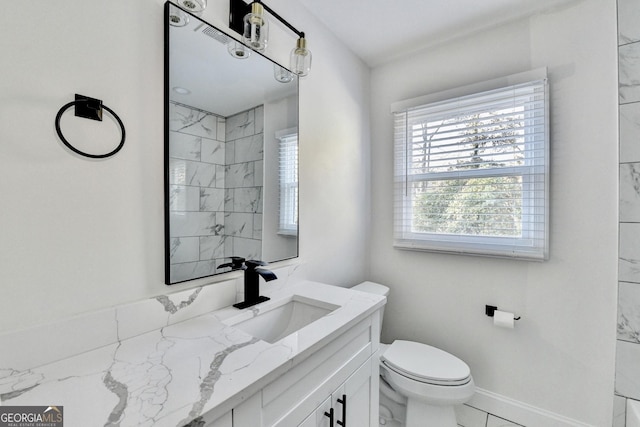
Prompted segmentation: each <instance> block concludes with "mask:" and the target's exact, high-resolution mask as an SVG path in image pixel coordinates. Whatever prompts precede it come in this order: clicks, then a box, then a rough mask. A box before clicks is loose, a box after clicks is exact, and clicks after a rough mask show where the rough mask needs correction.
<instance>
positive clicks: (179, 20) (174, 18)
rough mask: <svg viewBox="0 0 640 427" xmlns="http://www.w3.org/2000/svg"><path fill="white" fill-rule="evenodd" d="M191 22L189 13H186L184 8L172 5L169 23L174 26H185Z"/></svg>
mask: <svg viewBox="0 0 640 427" xmlns="http://www.w3.org/2000/svg"><path fill="white" fill-rule="evenodd" d="M188 23H189V15H187V14H186V13H184V11H183V10H181V9H179V8H177V7H174V6H171V8H170V11H169V24H171V25H172V26H174V27H184V26H185V25H187V24H188Z"/></svg>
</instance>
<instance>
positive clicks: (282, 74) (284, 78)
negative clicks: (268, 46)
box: [273, 64, 293, 83]
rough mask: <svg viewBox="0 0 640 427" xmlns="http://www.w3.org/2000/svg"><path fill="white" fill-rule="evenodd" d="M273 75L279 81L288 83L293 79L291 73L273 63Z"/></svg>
mask: <svg viewBox="0 0 640 427" xmlns="http://www.w3.org/2000/svg"><path fill="white" fill-rule="evenodd" d="M273 77H274V78H275V79H276V80H277V81H279V82H280V83H289V82H291V81H292V80H293V73H292V72H291V71H289V70H287V69H286V68H284V67H281V66H279V65H278V64H273Z"/></svg>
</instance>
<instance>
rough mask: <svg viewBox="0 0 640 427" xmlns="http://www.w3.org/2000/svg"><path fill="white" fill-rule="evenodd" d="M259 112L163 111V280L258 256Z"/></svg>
mask: <svg viewBox="0 0 640 427" xmlns="http://www.w3.org/2000/svg"><path fill="white" fill-rule="evenodd" d="M263 123H264V108H263V107H262V106H260V107H256V108H253V109H251V110H248V111H245V112H242V113H239V114H236V115H234V116H230V117H227V118H224V117H218V116H216V115H215V114H212V113H208V112H205V111H202V110H198V109H196V108H190V107H187V106H184V105H179V104H171V110H170V130H169V132H170V134H169V158H170V160H169V183H170V186H171V189H170V210H171V213H172V214H171V220H170V227H171V235H172V239H171V280H172V281H173V282H179V281H184V280H189V279H192V278H197V277H203V276H209V275H211V274H215V273H219V272H220V271H221V270H218V266H220V264H222V263H225V262H228V261H229V260H228V258H229V257H230V256H234V255H238V256H243V257H245V258H248V259H260V258H261V255H262V241H261V239H262V186H263V183H262V179H263V178H262V176H263V157H264V154H263V128H264V125H263Z"/></svg>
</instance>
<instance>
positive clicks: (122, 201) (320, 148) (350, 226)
mask: <svg viewBox="0 0 640 427" xmlns="http://www.w3.org/2000/svg"><path fill="white" fill-rule="evenodd" d="M209 3H210V8H209V9H207V11H206V13H205V18H206V19H208V20H210V21H215V23H219V24H220V23H221V24H224V23H225V19H226V16H227V9H228V2H218V1H215V2H214V1H210V2H209ZM286 3H287V2H285V1H284V0H278V1H272V2H271V3H270V6H272V7H273V8H274V9H276V10H278V11H279V12H281V14H282V15H283V16H285V17H287V18H288V19H289V20H291V22H292V23H294V24H295V25H296V26H299V27H301V28H302V29H304V30H305V31H306V32H307V36H308V39H309V47H310V48H311V49H312V51H313V53H314V64H313V71H312V73H311V75H310V76H309V77H308V78H306V79H305V80H304V81H303V82H302V84H301V97H302V98H301V105H300V117H301V128H300V132H301V135H300V144H301V146H300V167H301V171H302V172H301V177H300V181H301V184H300V191H301V203H302V206H301V209H300V217H301V221H300V222H301V231H300V235H301V237H302V244H301V246H300V249H301V257H300V261H301V262H302V263H304V265H305V268H306V274H308V275H309V276H312V277H314V278H316V279H318V280H322V281H326V282H328V283H336V284H341V283H349V284H352V283H355V282H357V281H359V280H362V279H363V278H364V273H365V262H366V261H365V259H366V256H365V244H364V242H365V232H366V224H365V223H363V222H361V221H357V220H360V219H361V218H363V217H366V213H367V212H368V210H367V209H368V205H367V195H366V192H365V191H363V188H364V187H365V185H366V182H367V171H368V166H367V163H368V148H367V147H368V135H369V134H368V128H369V122H368V103H369V98H368V93H367V90H368V87H369V70H368V68H367V67H366V66H365V65H364V64H363V63H362V62H361V61H360V60H358V59H356V58H355V57H354V56H353V55H352V54H351V53H350V52H349V51H347V50H346V49H345V48H344V47H343V46H342V45H341V43H340V42H339V41H338V40H336V39H335V38H334V37H333V36H332V35H330V34H329V33H328V31H327V30H326V29H325V28H324V27H322V26H321V25H320V24H319V23H318V22H317V21H316V20H315V19H313V18H312V17H311V16H310V15H309V14H308V13H307V12H306V10H305V9H303V8H302V7H301V6H297V5H289V4H286ZM272 33H273V36H274V43H273V48H272V49H270V50H271V51H272V52H273V53H274V54H276V56H279V57H280V58H278V59H280V60H283V61H286V58H288V54H289V50H290V49H291V47H293V45H294V43H295V38H293V37H292V36H290V35H288V34H287V33H286V32H285V31H283V30H282V29H279V28H278V26H277V25H274V26H273V27H272ZM278 37H279V38H280V41H279V40H278ZM163 50H164V46H163V2H162V1H161V0H152V1H149V0H147V1H130V0H111V1H108V2H87V1H85V0H60V1H55V2H28V3H26V4H24V5H21V6H20V7H16V8H13V10H11V13H3V14H0V52H2V56H3V58H4V59H3V61H2V63H3V65H2V79H0V171H1V172H0V174H1V175H0V176H1V177H2V179H0V195H2V208H0V224H1V227H0V275H1V279H0V282H1V285H0V301H2V310H0V331H6V330H13V329H16V328H21V327H24V326H28V325H32V324H38V323H42V322H48V321H52V320H56V319H60V318H64V317H68V316H70V315H73V314H76V313H81V312H86V311H91V310H95V309H98V308H103V307H107V306H112V305H116V304H120V303H124V302H130V301H134V300H138V299H142V298H146V297H150V296H155V295H158V294H163V293H167V292H170V291H176V290H180V289H184V288H186V287H189V286H193V285H195V284H196V283H197V284H202V282H203V281H198V282H196V283H192V284H186V285H175V286H174V287H171V288H169V287H167V286H165V285H164V284H163V269H164V266H163V250H164V249H163V248H164V243H163V242H164V235H163V233H164V225H163V224H164V223H163V78H164V76H163V70H164V65H163ZM74 93H80V94H83V95H87V96H92V97H96V98H100V99H102V100H103V101H104V103H105V104H106V105H107V106H108V107H110V108H112V109H113V110H115V111H116V113H117V114H118V115H119V116H120V118H121V119H122V120H123V121H124V123H125V125H126V130H127V141H126V144H125V146H124V148H123V150H122V151H121V152H120V153H118V154H117V155H116V156H115V157H113V158H110V159H107V160H101V161H92V160H87V159H85V158H81V157H79V156H76V155H73V154H71V153H70V152H69V151H68V150H67V149H66V148H65V147H64V146H63V145H62V143H61V142H60V141H59V139H58V137H57V136H56V134H55V131H54V118H55V115H56V113H57V111H58V109H59V108H60V107H61V106H62V105H64V104H65V103H67V102H69V101H71V100H72V99H73V94H74ZM345 118H348V120H345ZM86 122H88V121H86V120H81V119H76V118H73V117H72V113H71V114H66V115H65V117H64V118H63V122H62V126H63V129H64V130H65V133H67V132H68V137H69V139H72V140H73V141H74V142H76V143H77V145H78V146H79V147H80V148H83V149H85V150H87V151H91V150H94V146H93V144H94V142H95V143H96V148H95V151H96V152H98V151H99V150H100V149H103V150H105V151H108V150H109V149H110V147H111V148H112V147H113V146H115V143H116V142H117V140H118V138H119V133H118V131H117V129H116V128H115V126H114V125H113V124H110V121H109V120H106V121H105V122H103V123H97V122H95V123H86ZM83 132H84V136H86V139H87V140H88V141H89V142H87V143H84V142H82V141H83V139H84V138H83V135H82V133H83ZM114 141H116V142H114ZM337 206H340V211H337V210H336V209H335V208H336V207H337ZM345 259H349V260H350V262H348V263H345V262H344V260H345ZM329 266H330V267H329Z"/></svg>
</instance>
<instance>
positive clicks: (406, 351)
mask: <svg viewBox="0 0 640 427" xmlns="http://www.w3.org/2000/svg"><path fill="white" fill-rule="evenodd" d="M381 360H382V362H383V363H384V364H385V365H387V366H388V367H389V368H391V369H393V370H394V371H396V372H398V373H399V374H401V375H404V376H406V377H408V378H412V379H415V380H417V381H422V382H427V383H432V384H442V385H460V384H466V383H467V382H469V378H470V376H471V370H470V369H469V366H468V365H467V364H466V363H464V362H463V361H462V360H460V359H458V358H457V357H455V356H454V355H452V354H449V353H447V352H446V351H442V350H440V349H438V348H435V347H431V346H429V345H426V344H421V343H417V342H413V341H402V340H396V341H394V342H393V344H391V345H390V346H389V347H388V348H387V349H386V350H385V352H384V353H383V354H382V356H381Z"/></svg>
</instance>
